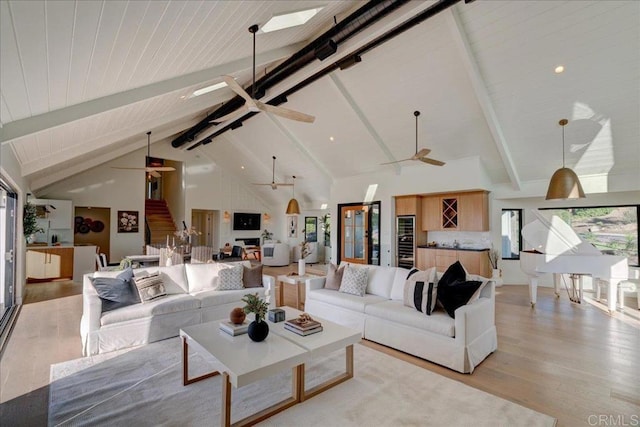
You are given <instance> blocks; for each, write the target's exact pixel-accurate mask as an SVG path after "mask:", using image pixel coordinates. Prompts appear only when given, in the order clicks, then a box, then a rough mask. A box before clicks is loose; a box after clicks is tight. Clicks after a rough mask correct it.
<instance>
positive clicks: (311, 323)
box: [284, 318, 322, 336]
mask: <svg viewBox="0 0 640 427" xmlns="http://www.w3.org/2000/svg"><path fill="white" fill-rule="evenodd" d="M284 328H285V329H286V330H288V331H291V332H294V333H296V334H298V335H303V336H304V335H311V334H315V333H316V332H320V331H322V324H321V323H320V322H318V321H317V320H307V321H300V319H298V318H295V319H291V320H287V321H286V322H284Z"/></svg>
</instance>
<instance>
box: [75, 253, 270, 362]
mask: <svg viewBox="0 0 640 427" xmlns="http://www.w3.org/2000/svg"><path fill="white" fill-rule="evenodd" d="M241 264H243V265H244V266H246V267H251V263H250V262H249V261H243V262H241ZM222 267H224V266H223V265H222V264H219V263H211V264H178V265H174V266H171V267H149V268H140V269H135V270H133V272H134V275H135V276H137V277H141V276H147V275H149V274H153V273H156V272H159V273H160V276H161V277H162V280H163V282H164V285H165V290H166V293H167V295H166V296H163V297H161V298H157V299H154V300H151V301H149V302H146V303H137V304H133V305H129V306H126V307H122V308H117V309H115V310H112V311H106V312H104V313H103V311H102V300H101V299H100V297H99V296H98V293H97V291H96V289H95V288H94V286H93V285H92V283H91V277H109V278H115V277H116V276H118V275H119V274H120V273H122V271H97V272H95V273H91V274H85V275H84V278H83V291H82V295H83V309H82V320H81V322H80V334H81V336H82V352H83V355H85V356H90V355H94V354H98V353H105V352H109V351H113V350H118V349H122V348H126V347H132V346H136V345H141V344H147V343H150V342H154V341H159V340H163V339H166V338H170V337H174V336H177V335H178V334H179V331H180V328H182V327H185V326H189V325H195V324H198V323H203V322H210V321H213V320H217V319H223V318H227V317H228V316H229V313H230V312H231V310H232V309H233V308H234V307H243V306H244V303H243V302H242V301H241V299H242V297H243V296H244V295H246V294H248V293H256V292H257V293H258V294H260V295H261V296H264V295H265V290H266V289H275V288H274V283H275V282H274V278H273V277H271V276H267V275H263V276H262V284H263V287H252V288H244V289H238V290H217V289H216V288H217V285H218V279H219V278H218V273H219V271H220V268H222Z"/></svg>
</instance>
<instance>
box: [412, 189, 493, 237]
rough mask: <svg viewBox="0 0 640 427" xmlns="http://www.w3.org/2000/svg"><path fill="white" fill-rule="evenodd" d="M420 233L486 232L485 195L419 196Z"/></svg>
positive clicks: (486, 194)
mask: <svg viewBox="0 0 640 427" xmlns="http://www.w3.org/2000/svg"><path fill="white" fill-rule="evenodd" d="M421 202H422V203H421V208H422V221H421V222H422V223H421V226H422V230H423V231H442V230H445V231H446V230H451V231H489V196H488V192H487V191H483V190H480V191H469V192H461V193H447V194H431V195H426V196H422V200H421Z"/></svg>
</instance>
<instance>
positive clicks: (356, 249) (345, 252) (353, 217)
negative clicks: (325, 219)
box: [340, 205, 369, 264]
mask: <svg viewBox="0 0 640 427" xmlns="http://www.w3.org/2000/svg"><path fill="white" fill-rule="evenodd" d="M340 210H341V212H340V215H341V218H342V233H341V234H342V242H341V252H342V256H341V257H340V258H341V260H342V261H345V262H351V263H354V264H369V250H368V239H369V235H368V232H369V220H368V217H369V215H368V212H369V206H367V205H353V206H342V207H341V209H340Z"/></svg>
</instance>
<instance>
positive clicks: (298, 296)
mask: <svg viewBox="0 0 640 427" xmlns="http://www.w3.org/2000/svg"><path fill="white" fill-rule="evenodd" d="M314 277H321V276H318V275H316V274H309V273H307V274H305V275H304V276H298V275H295V276H289V275H287V274H281V275H280V276H278V277H277V280H276V286H277V288H276V292H277V297H276V298H277V301H279V304H280V305H286V306H289V307H293V308H295V309H298V310H301V311H304V300H305V295H306V293H305V292H306V291H305V282H306V280H307V279H311V278H314Z"/></svg>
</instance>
